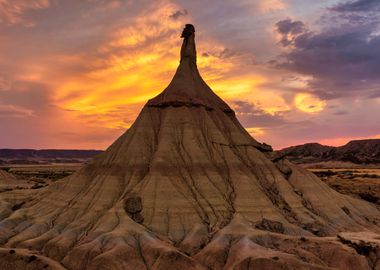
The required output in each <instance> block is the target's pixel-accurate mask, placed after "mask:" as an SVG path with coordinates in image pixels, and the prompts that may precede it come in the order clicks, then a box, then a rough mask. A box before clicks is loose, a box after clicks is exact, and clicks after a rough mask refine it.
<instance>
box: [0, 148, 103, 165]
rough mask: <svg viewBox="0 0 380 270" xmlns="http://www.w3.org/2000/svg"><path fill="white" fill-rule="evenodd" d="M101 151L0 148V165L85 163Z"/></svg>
mask: <svg viewBox="0 0 380 270" xmlns="http://www.w3.org/2000/svg"><path fill="white" fill-rule="evenodd" d="M101 153H103V151H102V150H59V149H46V150H34V149H0V165H10V164H51V163H83V162H87V161H89V160H91V159H92V158H94V157H95V156H96V155H99V154H101Z"/></svg>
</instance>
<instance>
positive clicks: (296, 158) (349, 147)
mask: <svg viewBox="0 0 380 270" xmlns="http://www.w3.org/2000/svg"><path fill="white" fill-rule="evenodd" d="M278 152H279V153H280V154H281V155H285V156H286V157H287V158H289V160H291V161H293V162H296V163H300V164H303V163H317V162H326V161H341V162H351V163H354V164H380V139H370V140H355V141H350V142H349V143H347V144H346V145H343V146H339V147H333V146H325V145H321V144H318V143H307V144H303V145H297V146H291V147H288V148H285V149H282V150H280V151H278Z"/></svg>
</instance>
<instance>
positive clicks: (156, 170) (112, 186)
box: [0, 26, 380, 270]
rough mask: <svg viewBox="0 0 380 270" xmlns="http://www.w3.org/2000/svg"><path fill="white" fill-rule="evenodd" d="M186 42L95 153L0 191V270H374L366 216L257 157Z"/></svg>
mask: <svg viewBox="0 0 380 270" xmlns="http://www.w3.org/2000/svg"><path fill="white" fill-rule="evenodd" d="M195 33H196V32H195V29H194V28H191V27H190V26H186V28H185V30H184V31H183V34H182V36H183V37H184V40H183V43H182V47H181V54H180V55H181V61H180V64H179V66H178V69H177V71H176V73H175V75H174V77H173V79H172V81H171V82H170V84H169V85H168V86H167V88H166V89H165V90H164V91H163V92H162V93H161V94H159V95H158V96H156V97H154V98H152V99H151V100H149V101H148V102H147V104H146V105H145V106H144V107H143V108H142V111H141V112H140V114H139V116H138V117H137V119H136V121H135V122H134V123H133V125H132V126H131V127H130V128H129V129H128V130H127V131H126V132H125V133H124V134H123V135H122V136H120V137H119V138H118V139H117V140H116V141H115V142H114V143H113V144H112V145H111V146H110V147H109V148H108V149H107V150H106V151H105V152H104V153H101V154H100V155H98V156H97V157H96V158H94V159H93V160H92V161H91V162H90V163H89V164H87V165H86V166H84V167H83V168H82V169H81V170H79V171H78V172H76V173H74V174H73V175H71V176H69V177H67V178H65V179H64V180H60V181H56V182H54V183H53V184H51V185H49V186H48V187H46V188H42V189H35V190H32V191H31V190H28V191H27V192H25V191H11V192H4V193H1V196H0V269H31V270H34V269H42V267H43V265H45V264H48V265H49V266H48V267H49V269H70V270H80V269H87V270H95V269H103V270H118V269H120V270H121V269H154V270H164V269H165V270H166V269H183V270H190V269H191V270H205V269H214V270H222V269H234V270H242V269H263V270H265V269H315V270H316V269H319V270H322V269H326V270H328V269H330V270H331V269H342V270H343V269H344V270H368V269H379V267H380V260H379V254H380V251H379V248H378V245H377V246H376V241H377V242H378V240H376V239H377V238H378V237H380V235H378V233H379V232H380V212H379V210H378V208H377V207H376V206H375V205H373V204H371V203H368V202H365V201H362V200H360V199H355V198H351V197H348V196H345V195H342V194H340V193H337V192H336V191H334V190H332V189H330V188H329V187H328V186H327V185H326V184H324V183H323V182H322V181H321V180H320V179H319V178H318V177H316V176H315V175H314V174H312V173H310V172H308V171H306V170H304V169H302V168H300V167H298V166H296V165H294V164H292V163H290V162H289V161H288V160H286V159H284V158H281V157H277V158H276V159H273V158H272V157H271V159H273V161H272V160H271V159H269V158H268V157H270V156H271V153H272V152H271V148H270V147H269V146H268V145H264V144H262V143H260V142H258V141H256V140H255V139H254V138H252V137H251V136H250V134H249V133H248V132H247V131H246V130H245V129H244V128H243V126H242V125H241V124H240V123H239V121H238V120H237V118H236V117H235V113H234V112H233V110H232V109H231V108H230V107H229V105H228V104H227V103H225V102H224V101H223V100H222V99H221V98H220V97H218V96H217V95H216V94H215V93H214V92H213V91H212V90H211V88H210V87H209V86H208V85H207V84H206V82H205V81H204V80H203V79H202V77H201V75H200V74H199V71H198V68H197V64H196V46H195ZM157 68H159V67H157ZM22 202H25V203H23V204H20V203H22ZM16 204H17V207H14V208H13V210H14V211H12V207H13V206H14V205H16ZM363 231H365V233H363ZM342 232H350V233H349V234H341V233H342ZM338 234H339V235H340V237H339V238H338V237H337V235H338ZM325 236H328V237H325ZM364 236H365V241H366V243H367V242H370V243H375V244H371V245H367V244H366V243H360V242H359V241H358V239H360V237H364ZM358 242H359V243H360V245H361V246H362V247H363V248H361V247H359V248H356V245H357V243H358ZM366 246H369V248H370V249H369V250H368V252H363V250H366V249H365V247H366ZM11 249H12V250H14V251H15V253H14V254H10V250H11ZM26 251H27V252H26ZM33 255H34V256H35V259H33V260H32V259H30V258H31V257H30V256H33Z"/></svg>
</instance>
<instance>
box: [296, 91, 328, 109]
mask: <svg viewBox="0 0 380 270" xmlns="http://www.w3.org/2000/svg"><path fill="white" fill-rule="evenodd" d="M294 105H295V106H296V108H297V109H299V110H300V111H303V112H306V113H318V112H321V111H323V109H324V108H325V106H326V102H325V101H323V100H320V99H319V98H318V97H316V96H313V95H311V94H308V93H299V94H297V95H296V96H295V98H294Z"/></svg>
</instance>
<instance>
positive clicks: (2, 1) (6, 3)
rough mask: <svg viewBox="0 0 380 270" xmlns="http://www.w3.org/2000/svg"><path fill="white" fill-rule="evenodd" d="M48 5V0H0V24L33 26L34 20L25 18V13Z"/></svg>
mask: <svg viewBox="0 0 380 270" xmlns="http://www.w3.org/2000/svg"><path fill="white" fill-rule="evenodd" d="M49 6H50V0H0V24H6V25H13V24H23V25H25V26H33V25H34V22H33V21H31V20H29V19H28V18H26V16H25V15H26V13H27V12H28V11H31V10H38V9H46V8H48V7H49Z"/></svg>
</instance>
